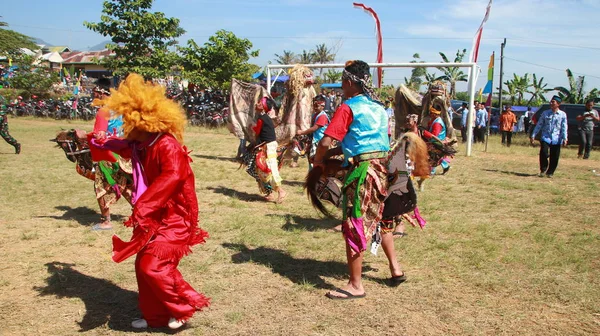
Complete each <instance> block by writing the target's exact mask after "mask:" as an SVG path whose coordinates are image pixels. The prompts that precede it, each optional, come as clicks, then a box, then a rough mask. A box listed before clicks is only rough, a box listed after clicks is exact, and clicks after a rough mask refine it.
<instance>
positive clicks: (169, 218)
mask: <svg viewBox="0 0 600 336" xmlns="http://www.w3.org/2000/svg"><path fill="white" fill-rule="evenodd" d="M148 102H152V104H149V103H148ZM97 103H101V104H103V105H104V106H105V107H107V108H109V109H110V110H112V111H114V112H115V113H116V114H118V115H121V116H123V130H124V133H125V137H126V140H122V139H117V138H108V139H107V140H104V141H103V140H93V141H92V144H93V146H92V147H96V148H101V149H107V150H112V151H114V152H116V153H118V154H120V155H122V156H123V157H126V158H131V160H132V164H133V175H134V193H133V199H132V202H133V204H134V205H133V214H132V215H131V217H130V218H129V220H128V221H127V222H126V223H125V225H127V226H130V227H133V236H132V238H131V241H129V242H124V241H122V240H121V239H120V238H118V237H117V236H113V260H114V261H116V262H121V261H123V260H125V259H127V258H129V257H130V256H132V255H134V254H137V257H136V260H135V271H136V277H137V282H138V290H139V308H140V310H141V312H142V315H143V317H142V319H139V320H135V321H133V323H132V326H133V327H134V328H146V327H148V326H149V327H164V326H167V325H168V326H169V327H170V328H171V329H177V328H179V327H181V326H182V325H183V324H184V323H185V322H186V321H187V320H188V319H190V318H191V317H192V315H193V314H194V313H195V312H196V311H198V310H201V309H202V308H204V307H206V306H208V305H209V299H208V298H206V297H205V296H204V295H202V294H199V293H198V292H196V291H195V290H194V289H193V288H192V287H191V286H190V285H189V284H188V283H187V282H186V281H185V280H183V277H182V276H181V273H179V271H178V270H177V265H178V264H179V261H180V260H181V258H182V257H183V256H185V255H187V254H188V253H190V252H191V249H190V247H191V246H193V245H196V244H199V243H203V242H204V240H205V238H206V237H208V234H207V233H206V232H205V231H203V230H202V229H200V228H199V227H198V223H197V222H198V201H197V199H196V192H195V187H194V173H193V171H192V169H191V167H190V161H191V160H190V158H189V156H188V153H187V150H186V148H185V147H184V146H182V145H181V142H182V136H183V128H184V125H185V122H186V121H185V114H184V112H183V111H182V110H181V108H180V107H179V106H178V105H177V104H176V103H174V102H172V101H171V100H169V99H167V98H166V97H165V94H164V89H163V88H162V87H160V86H155V85H153V84H150V83H145V82H144V80H143V78H142V77H141V76H139V75H136V74H132V75H129V76H128V77H127V79H126V80H125V81H124V82H123V83H122V84H121V85H120V86H119V89H118V90H116V91H113V92H112V95H111V96H109V97H107V98H105V99H103V100H102V101H99V102H97Z"/></svg>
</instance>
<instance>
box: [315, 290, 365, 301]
mask: <svg viewBox="0 0 600 336" xmlns="http://www.w3.org/2000/svg"><path fill="white" fill-rule="evenodd" d="M333 292H336V293H340V294H344V295H346V296H336V295H332V294H331V292H329V293H327V294H325V296H327V297H328V298H330V299H332V300H354V299H362V298H364V297H365V296H367V293H363V294H359V295H354V294H352V293H350V292H348V291H345V290H343V289H341V288H336V289H334V290H333Z"/></svg>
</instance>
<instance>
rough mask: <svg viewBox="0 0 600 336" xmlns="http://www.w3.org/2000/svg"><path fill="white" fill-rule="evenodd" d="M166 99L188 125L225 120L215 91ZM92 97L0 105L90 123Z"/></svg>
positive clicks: (171, 93)
mask: <svg viewBox="0 0 600 336" xmlns="http://www.w3.org/2000/svg"><path fill="white" fill-rule="evenodd" d="M167 96H168V97H169V98H171V99H173V100H174V101H176V102H178V103H179V104H181V105H182V107H183V109H184V110H185V111H186V114H187V117H188V122H189V124H190V125H191V126H205V127H215V128H216V127H221V126H224V125H225V123H226V122H227V118H228V117H229V108H228V107H227V105H228V104H227V95H225V94H223V93H222V92H220V91H216V92H188V91H180V90H173V89H170V90H167ZM92 100H93V98H92V97H77V98H71V99H68V100H57V99H39V98H38V97H36V96H31V99H23V98H22V97H20V96H19V97H18V98H17V99H15V100H14V101H11V102H6V101H4V103H1V102H2V101H3V99H2V98H0V105H3V106H4V107H5V109H6V112H7V113H8V114H12V115H14V116H19V117H21V116H32V117H40V118H53V119H57V120H60V119H80V120H93V119H94V118H95V117H96V108H95V107H93V106H92V105H91V104H92Z"/></svg>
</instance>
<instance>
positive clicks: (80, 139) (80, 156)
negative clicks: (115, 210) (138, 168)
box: [50, 129, 133, 194]
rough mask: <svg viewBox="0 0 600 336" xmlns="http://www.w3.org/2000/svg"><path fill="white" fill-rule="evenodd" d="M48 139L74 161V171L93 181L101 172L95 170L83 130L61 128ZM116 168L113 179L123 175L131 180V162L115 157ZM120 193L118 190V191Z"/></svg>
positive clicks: (85, 133) (86, 136)
mask: <svg viewBox="0 0 600 336" xmlns="http://www.w3.org/2000/svg"><path fill="white" fill-rule="evenodd" d="M50 141H52V142H56V143H57V144H58V147H60V148H61V149H62V150H63V151H64V152H65V156H66V157H67V159H68V160H69V161H71V162H74V163H75V171H77V173H78V174H79V175H81V176H83V177H85V178H87V179H89V180H92V181H95V180H96V174H98V173H101V172H98V171H96V168H95V167H94V161H93V160H92V153H91V151H90V146H89V143H88V134H87V132H86V131H84V130H76V129H70V130H62V131H60V132H58V134H57V135H56V137H55V138H54V139H51V140H50ZM117 162H118V170H117V171H115V172H114V173H113V174H114V176H112V178H113V179H115V180H119V179H120V178H121V177H125V178H127V179H128V180H133V177H132V176H131V174H132V167H131V162H130V161H129V160H125V159H123V158H121V157H119V158H118V159H117ZM118 193H119V194H120V191H119V192H118Z"/></svg>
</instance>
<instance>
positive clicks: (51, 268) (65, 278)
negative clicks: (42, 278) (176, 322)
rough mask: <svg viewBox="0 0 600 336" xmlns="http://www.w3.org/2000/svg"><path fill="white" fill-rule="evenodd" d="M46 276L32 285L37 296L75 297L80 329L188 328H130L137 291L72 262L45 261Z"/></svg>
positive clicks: (160, 330) (159, 330) (135, 314)
mask: <svg viewBox="0 0 600 336" xmlns="http://www.w3.org/2000/svg"><path fill="white" fill-rule="evenodd" d="M45 266H46V267H47V268H48V273H50V276H49V277H48V278H47V279H46V284H47V285H46V286H45V287H34V289H35V290H36V291H38V292H39V295H41V296H48V295H54V296H56V297H57V298H59V299H62V298H78V299H80V300H81V301H83V303H84V305H85V315H84V316H83V319H82V320H81V322H78V323H79V327H80V330H79V331H80V332H84V331H89V330H92V329H96V328H98V327H103V326H104V325H107V326H108V328H110V329H112V330H117V331H126V332H130V333H131V332H144V333H149V332H150V333H152V332H157V333H167V334H176V333H178V332H180V331H182V330H185V329H189V327H190V326H189V325H188V326H187V327H186V326H184V327H183V328H180V329H178V330H171V329H168V328H166V327H165V328H151V329H134V328H132V327H131V322H132V321H133V320H135V319H137V318H139V317H140V316H141V314H140V312H139V311H138V309H137V305H138V294H137V293H136V292H132V291H130V290H126V289H123V288H121V287H119V286H117V285H115V284H114V283H112V282H110V281H108V280H105V279H99V278H94V277H92V276H89V275H85V274H83V273H80V272H79V271H77V270H76V269H73V266H75V265H74V264H67V263H62V262H58V261H53V262H51V263H47V264H45Z"/></svg>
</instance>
